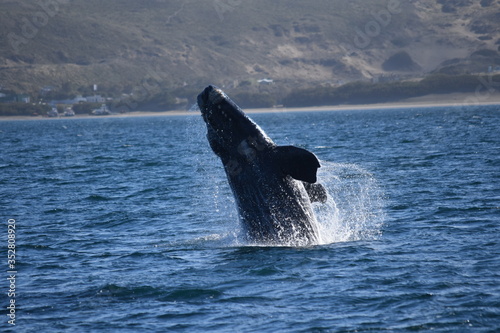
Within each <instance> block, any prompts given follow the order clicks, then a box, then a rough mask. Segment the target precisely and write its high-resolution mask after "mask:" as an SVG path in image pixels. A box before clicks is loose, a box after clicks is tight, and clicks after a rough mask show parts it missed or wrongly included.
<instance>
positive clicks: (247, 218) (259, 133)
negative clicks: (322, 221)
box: [197, 85, 327, 246]
mask: <svg viewBox="0 0 500 333" xmlns="http://www.w3.org/2000/svg"><path fill="white" fill-rule="evenodd" d="M197 100H198V106H199V108H200V110H201V113H202V117H203V120H204V121H205V123H206V126H207V139H208V142H209V144H210V147H211V148H212V150H213V152H214V153H215V154H216V155H217V156H218V157H219V158H220V159H221V161H222V164H223V166H224V169H225V172H226V175H227V179H228V182H229V185H230V187H231V190H232V192H233V195H234V197H235V201H236V204H237V207H238V212H239V216H240V220H241V223H242V226H243V228H244V234H245V237H246V238H247V239H248V240H249V241H250V242H256V243H265V244H276V245H290V246H305V245H311V244H317V243H318V241H319V234H318V226H317V221H316V217H315V216H314V212H313V209H312V206H311V202H315V201H318V202H325V201H326V199H327V194H326V190H325V189H324V188H323V186H321V185H320V184H318V183H316V181H317V176H316V173H317V170H318V168H319V167H320V163H319V161H318V159H317V157H316V156H315V155H314V154H313V153H311V152H309V151H307V150H305V149H302V148H298V147H294V146H278V145H276V144H275V143H274V142H273V141H272V140H271V139H270V138H269V137H268V136H267V135H266V134H265V133H264V131H263V130H262V129H261V128H260V127H259V126H258V125H257V124H256V123H255V122H253V121H252V120H251V119H250V118H249V117H247V116H246V115H245V113H244V112H243V111H242V110H241V109H240V108H239V107H238V106H237V105H236V104H235V103H234V102H233V101H232V100H231V99H230V98H229V97H228V96H227V95H226V94H225V93H224V92H223V91H222V90H220V89H219V88H217V87H215V86H212V85H210V86H208V87H207V88H205V90H204V91H203V92H201V93H200V94H199V95H198V98H197Z"/></svg>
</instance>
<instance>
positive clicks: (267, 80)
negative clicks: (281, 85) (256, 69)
mask: <svg viewBox="0 0 500 333" xmlns="http://www.w3.org/2000/svg"><path fill="white" fill-rule="evenodd" d="M257 82H259V83H264V84H270V83H273V80H271V79H261V80H257Z"/></svg>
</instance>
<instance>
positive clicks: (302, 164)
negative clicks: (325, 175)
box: [274, 146, 320, 183]
mask: <svg viewBox="0 0 500 333" xmlns="http://www.w3.org/2000/svg"><path fill="white" fill-rule="evenodd" d="M274 151H275V153H276V157H277V159H278V163H279V165H280V167H281V170H282V171H283V172H284V173H285V174H287V175H290V176H291V177H292V178H294V179H297V180H301V181H304V182H308V183H316V173H317V171H318V168H319V167H320V164H319V161H318V158H317V157H316V155H314V154H313V153H311V152H310V151H307V150H305V149H302V148H297V147H294V146H279V147H276V148H275V149H274Z"/></svg>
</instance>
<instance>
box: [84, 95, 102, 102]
mask: <svg viewBox="0 0 500 333" xmlns="http://www.w3.org/2000/svg"><path fill="white" fill-rule="evenodd" d="M85 99H86V100H87V102H89V103H106V98H104V97H102V96H101V95H94V96H87V97H85Z"/></svg>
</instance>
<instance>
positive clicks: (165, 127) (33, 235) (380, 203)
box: [0, 106, 500, 333]
mask: <svg viewBox="0 0 500 333" xmlns="http://www.w3.org/2000/svg"><path fill="white" fill-rule="evenodd" d="M251 117H252V119H254V120H255V121H256V122H257V123H258V124H259V125H260V126H261V127H262V128H263V129H264V130H265V131H266V133H267V134H268V135H269V136H270V137H271V138H272V139H273V140H274V141H275V142H276V143H278V144H282V145H296V146H299V147H302V148H305V149H308V150H310V151H312V152H314V153H315V154H316V155H317V156H318V158H319V159H320V160H321V163H322V168H321V169H320V174H319V181H320V182H321V183H322V184H324V185H325V187H326V188H327V189H328V192H329V197H330V198H329V200H328V202H327V203H326V204H324V205H317V204H315V207H314V209H315V211H316V215H317V217H318V220H319V223H320V229H321V242H320V244H317V245H315V246H309V247H287V246H266V244H248V243H246V242H245V239H244V238H243V237H242V235H241V228H240V225H239V221H238V214H237V211H236V208H235V202H234V198H233V196H232V194H231V191H230V189H229V187H228V184H227V181H226V177H225V174H224V172H223V169H222V165H221V163H220V161H219V160H218V159H217V158H216V156H215V155H214V154H213V152H212V151H211V150H210V148H209V146H208V143H207V140H206V138H205V132H206V129H205V127H204V123H203V121H202V119H201V117H200V116H199V114H196V113H195V114H193V115H189V116H164V117H138V118H99V119H54V120H30V121H0V156H1V159H0V189H1V190H0V217H1V219H2V223H1V229H0V230H3V231H0V234H3V236H2V237H1V239H3V241H2V242H0V243H1V244H3V245H1V247H0V248H1V249H2V250H1V251H0V253H1V257H2V260H1V261H0V267H1V270H0V272H1V273H0V274H2V276H0V281H3V282H2V283H1V284H0V285H1V288H0V289H1V290H2V292H1V295H0V304H1V308H2V310H1V311H2V312H1V315H2V316H1V320H0V327H1V330H2V331H6V332H8V331H12V332H37V333H38V332H228V333H232V332H366V331H370V332H427V331H430V330H433V331H437V332H498V329H499V327H500V134H499V133H500V106H469V107H439V108H407V109H385V110H384V109H380V110H349V111H332V112H307V113H302V112H293V113H292V112H290V113H286V112H281V113H280V112H278V113H263V114H253V115H251ZM13 220H15V226H16V233H15V235H16V238H15V241H16V242H15V246H16V257H15V259H16V263H15V269H16V274H15V275H16V281H15V296H14V295H11V296H9V295H8V289H9V281H8V280H7V278H8V277H9V275H8V273H7V271H8V270H9V267H8V265H7V250H8V243H7V239H8V221H11V222H12V221H13ZM11 299H15V304H16V309H15V315H16V317H15V326H12V324H9V323H8V321H9V317H8V316H7V315H8V314H9V310H8V309H7V306H8V305H9V302H10V301H11Z"/></svg>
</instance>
